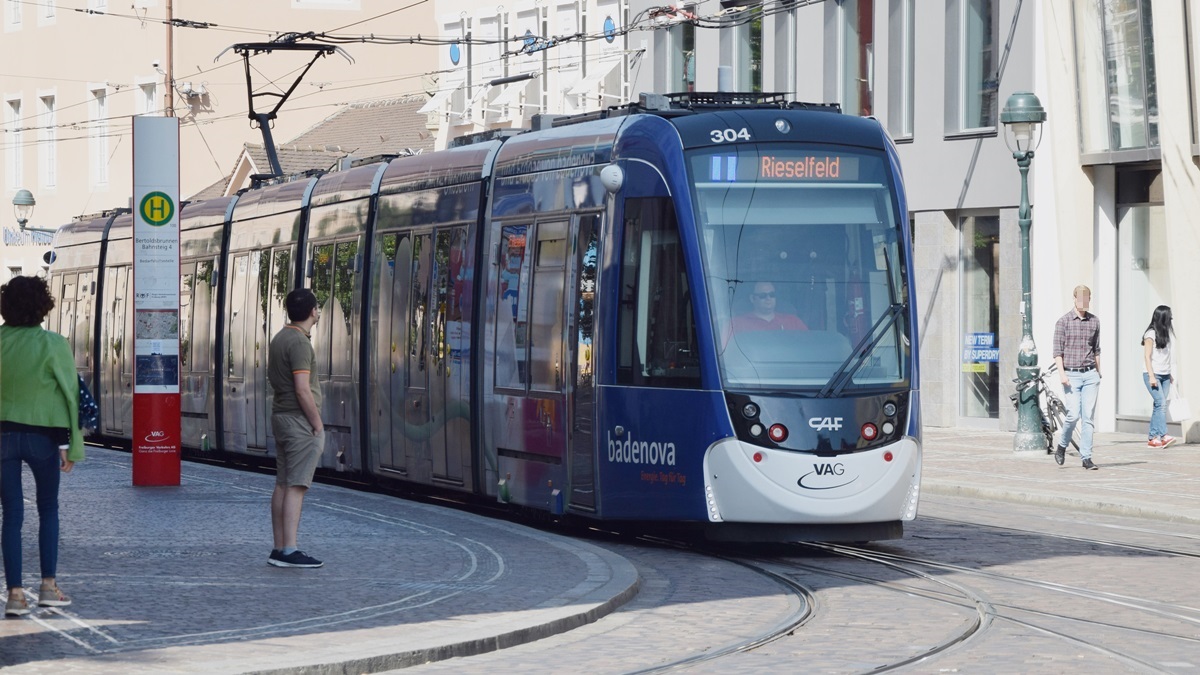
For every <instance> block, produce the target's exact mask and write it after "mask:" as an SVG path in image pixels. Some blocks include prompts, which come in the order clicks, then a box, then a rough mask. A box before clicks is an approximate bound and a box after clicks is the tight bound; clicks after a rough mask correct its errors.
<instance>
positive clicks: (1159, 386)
mask: <svg viewBox="0 0 1200 675" xmlns="http://www.w3.org/2000/svg"><path fill="white" fill-rule="evenodd" d="M1174 332H1175V331H1174V329H1173V328H1172V326H1171V308H1170V307H1167V306H1166V305H1159V306H1158V307H1155V308H1154V316H1152V317H1151V319H1150V325H1149V327H1147V328H1146V332H1145V333H1144V334H1142V347H1143V351H1144V352H1145V358H1144V359H1143V360H1144V361H1145V366H1144V368H1145V371H1146V372H1144V373H1142V378H1143V379H1144V380H1145V381H1146V389H1147V390H1148V391H1149V392H1150V396H1151V397H1152V398H1153V399H1154V412H1152V413H1150V438H1149V441H1147V443H1146V445H1147V446H1149V447H1151V448H1165V447H1167V446H1168V445H1170V444H1172V443H1174V442H1175V437H1174V436H1169V435H1167V393H1168V392H1170V391H1171V384H1172V382H1173V380H1174V378H1173V374H1174V369H1173V365H1174V362H1173V361H1172V359H1171V346H1172V344H1173V341H1172V339H1171V337H1172V333H1174Z"/></svg>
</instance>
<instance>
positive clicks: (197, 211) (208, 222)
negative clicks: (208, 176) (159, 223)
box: [179, 196, 237, 231]
mask: <svg viewBox="0 0 1200 675" xmlns="http://www.w3.org/2000/svg"><path fill="white" fill-rule="evenodd" d="M236 200H237V197H236V196H231V197H217V198H215V199H205V200H204V201H199V202H185V203H184V205H183V208H182V209H180V210H179V229H180V231H184V230H195V229H199V228H203V227H212V226H214V225H220V224H222V223H224V222H225V217H226V216H227V215H229V206H230V204H232V203H233V202H235V201H236Z"/></svg>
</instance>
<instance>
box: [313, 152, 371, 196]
mask: <svg viewBox="0 0 1200 675" xmlns="http://www.w3.org/2000/svg"><path fill="white" fill-rule="evenodd" d="M382 166H383V162H375V163H374V164H364V165H362V166H356V167H354V168H353V169H350V170H348V171H333V172H330V173H327V174H324V175H322V176H321V177H320V178H318V179H317V184H316V186H315V187H313V191H312V197H311V199H310V201H309V203H310V204H311V205H312V206H320V205H322V204H336V203H338V202H344V201H349V200H352V199H363V198H366V197H370V196H371V191H372V190H373V189H374V188H375V176H376V175H377V174H378V173H379V169H380V168H381V167H382Z"/></svg>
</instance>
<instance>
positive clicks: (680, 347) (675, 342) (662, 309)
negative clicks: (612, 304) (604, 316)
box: [617, 198, 700, 388]
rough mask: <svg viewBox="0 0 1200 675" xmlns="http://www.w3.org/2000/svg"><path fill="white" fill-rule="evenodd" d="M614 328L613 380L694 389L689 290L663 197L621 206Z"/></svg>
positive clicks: (670, 209)
mask: <svg viewBox="0 0 1200 675" xmlns="http://www.w3.org/2000/svg"><path fill="white" fill-rule="evenodd" d="M621 256H622V259H621V278H620V284H621V288H620V309H619V315H618V326H617V381H618V382H619V383H621V384H628V385H640V386H660V387H680V388H691V387H699V386H700V359H699V351H698V345H697V342H696V322H695V319H694V317H693V315H692V301H691V292H690V289H689V288H688V281H687V270H686V268H685V266H684V257H683V249H682V248H681V245H680V241H679V228H678V224H677V222H676V219H675V209H674V206H673V205H672V204H671V201H670V199H668V198H649V199H630V200H627V201H626V202H625V231H624V236H623V245H622V253H621Z"/></svg>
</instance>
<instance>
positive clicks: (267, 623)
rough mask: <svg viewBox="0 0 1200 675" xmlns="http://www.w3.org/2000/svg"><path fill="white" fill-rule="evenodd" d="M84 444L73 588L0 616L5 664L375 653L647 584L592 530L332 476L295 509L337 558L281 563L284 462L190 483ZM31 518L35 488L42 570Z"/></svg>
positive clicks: (206, 665) (68, 515) (431, 655)
mask: <svg viewBox="0 0 1200 675" xmlns="http://www.w3.org/2000/svg"><path fill="white" fill-rule="evenodd" d="M88 453H89V457H88V459H87V460H86V461H84V462H81V463H80V464H78V465H76V468H75V471H73V472H72V473H71V474H70V475H68V476H67V479H66V480H65V481H64V484H63V492H62V499H61V501H62V511H63V513H62V545H61V547H60V560H59V580H60V582H61V585H62V587H63V589H64V590H65V591H67V593H69V594H71V595H72V596H73V598H74V604H73V605H72V606H70V607H67V608H63V609H61V610H60V609H49V608H47V609H37V610H35V611H34V612H33V613H32V614H31V615H30V616H28V617H22V618H12V619H7V620H3V621H0V665H2V666H5V667H7V668H8V669H11V672H15V673H20V672H55V673H59V672H114V671H123V672H168V671H169V672H206V673H212V672H245V671H268V670H275V669H280V670H285V669H286V670H290V671H291V672H298V670H297V669H303V668H308V669H310V670H311V672H322V671H328V672H341V671H342V670H343V669H347V670H363V671H366V670H378V669H380V668H384V667H399V666H402V665H406V664H410V663H422V662H425V661H428V660H431V659H437V658H445V657H447V656H453V655H456V654H466V653H473V652H480V651H486V650H489V649H495V648H501V647H505V646H509V645H512V644H519V643H521V642H523V641H526V640H530V639H536V638H539V637H543V636H545V635H549V634H553V633H555V632H559V631H564V630H569V629H571V628H575V627H577V626H579V625H582V624H584V623H587V622H589V621H592V620H594V619H595V618H597V617H599V616H602V615H604V614H606V613H608V612H610V611H612V610H613V609H614V608H616V607H618V606H620V605H621V604H623V603H624V602H626V601H628V600H629V599H630V598H633V597H634V596H635V595H636V591H637V583H638V578H637V573H636V571H635V569H634V567H633V566H632V565H631V564H630V563H629V562H628V561H626V560H625V559H624V558H622V557H621V556H619V555H615V554H613V553H611V552H610V551H608V550H605V549H603V548H600V547H597V546H594V545H592V544H589V543H587V542H585V541H581V540H575V539H571V538H567V537H561V536H557V535H554V534H547V533H543V532H539V531H537V530H534V529H531V528H526V527H522V526H518V525H513V524H510V523H506V522H502V521H497V520H493V519H488V518H483V517H479V516H475V515H471V514H467V513H462V512H459V511H455V510H452V509H445V508H438V507H433V506H428V505H423V504H417V503H413V502H409V501H404V500H400V499H395V498H393V497H388V496H384V495H375V494H366V493H360V492H354V491H351V490H346V489H342V488H338V487H331V486H326V485H317V486H314V488H313V489H312V491H311V493H310V494H309V497H308V499H307V500H306V501H305V509H304V520H303V522H302V523H301V526H300V534H301V546H302V547H303V548H305V550H307V551H308V552H309V553H311V554H312V555H314V556H316V557H317V558H320V559H322V560H324V561H325V567H324V568H321V569H315V570H312V569H281V568H276V567H271V566H269V565H267V554H268V553H269V552H270V548H271V526H270V513H269V503H270V491H271V489H272V487H273V485H274V477H273V476H266V475H261V474H253V473H243V472H238V471H233V470H229V469H223V468H216V467H211V466H206V465H200V464H192V463H185V464H184V466H183V481H182V483H183V484H182V486H181V487H178V488H133V487H131V486H130V475H131V474H130V456H129V455H128V454H125V453H119V452H114V451H108V450H100V449H95V448H89V450H88ZM26 474H27V475H26V479H27V481H29V482H30V484H29V485H28V486H27V488H26V489H27V495H32V494H33V490H32V488H33V486H32V478H31V477H30V476H29V475H28V472H26ZM36 520H37V517H36V509H34V508H33V506H32V504H30V505H29V508H27V509H26V525H25V529H24V533H25V556H24V560H25V570H24V571H25V581H26V584H27V585H28V586H33V587H35V588H36V583H37V582H36V577H37V573H38V569H37V555H36V550H37V549H36V532H37V528H36V525H37V523H36ZM6 672H8V670H6Z"/></svg>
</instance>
